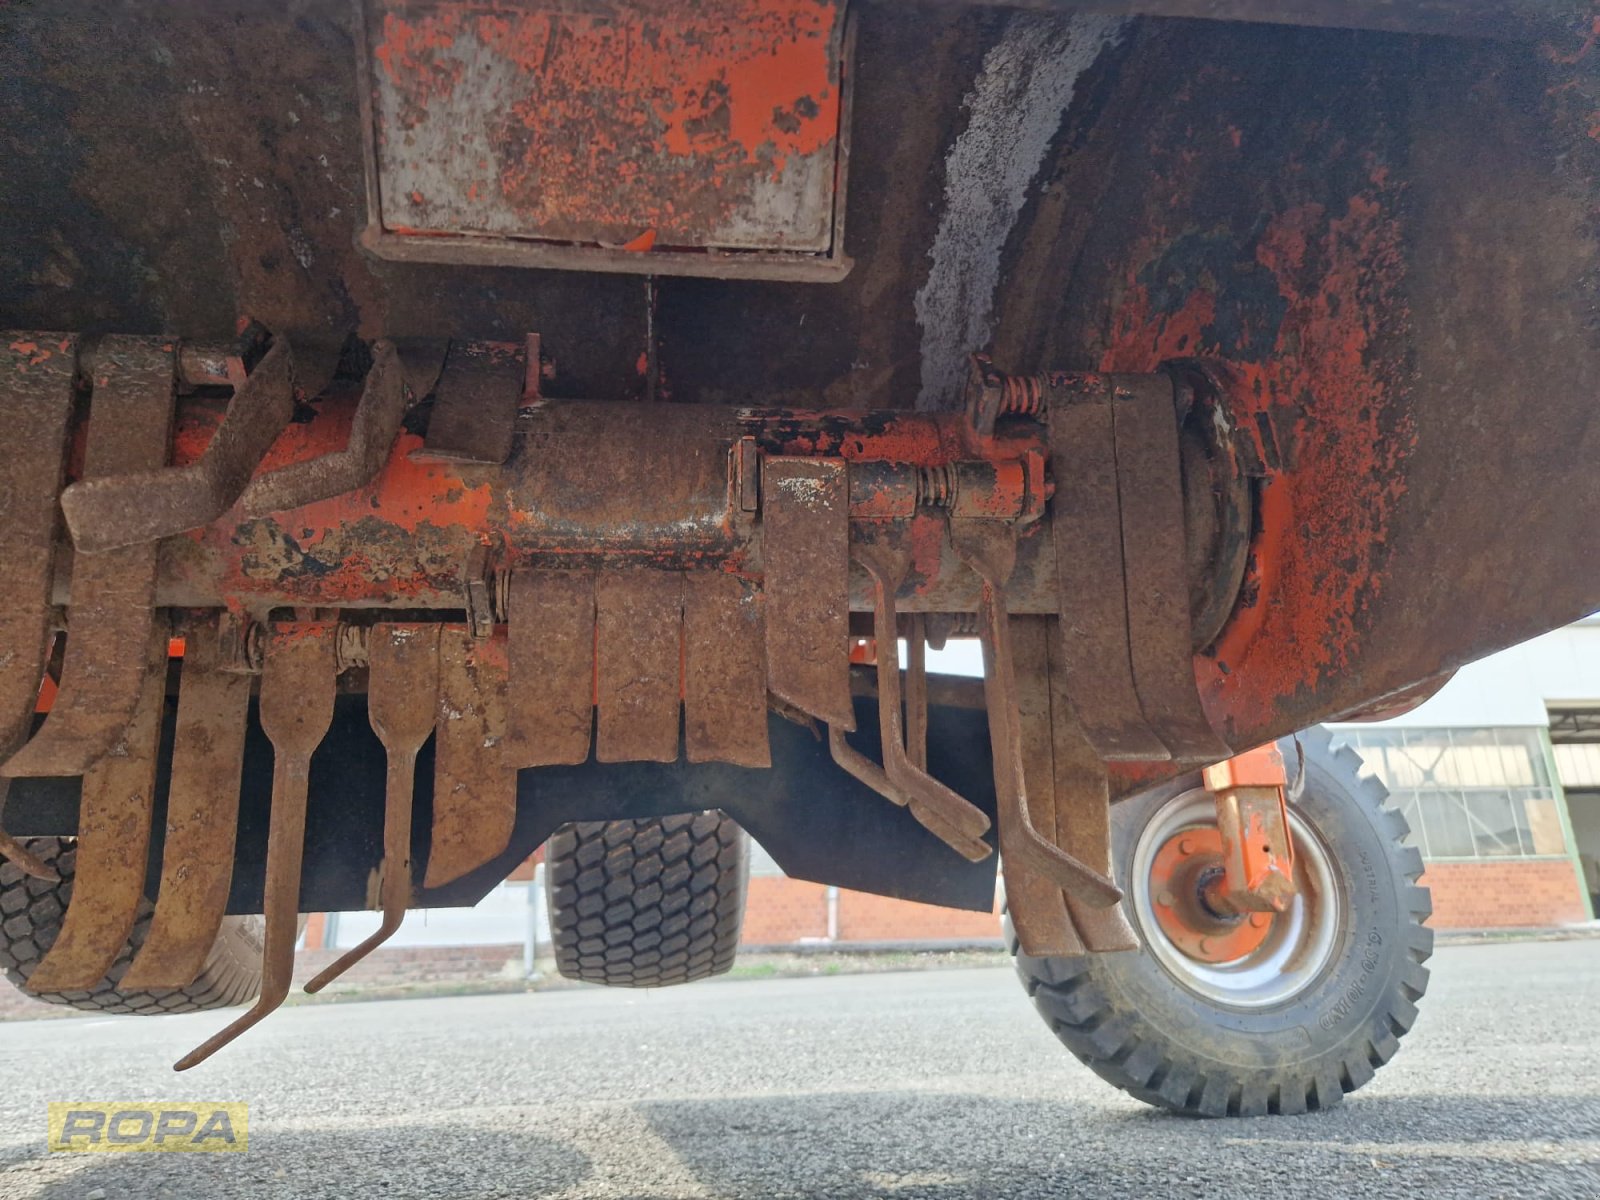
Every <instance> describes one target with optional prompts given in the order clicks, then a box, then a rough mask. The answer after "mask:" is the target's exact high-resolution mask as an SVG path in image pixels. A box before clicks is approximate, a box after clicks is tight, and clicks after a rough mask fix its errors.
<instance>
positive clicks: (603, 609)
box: [594, 569, 844, 762]
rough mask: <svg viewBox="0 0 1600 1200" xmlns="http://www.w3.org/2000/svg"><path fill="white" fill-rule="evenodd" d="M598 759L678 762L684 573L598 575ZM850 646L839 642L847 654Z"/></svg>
mask: <svg viewBox="0 0 1600 1200" xmlns="http://www.w3.org/2000/svg"><path fill="white" fill-rule="evenodd" d="M594 602H595V619H596V630H595V659H596V663H595V666H596V670H595V681H596V684H597V687H596V689H595V699H596V701H597V709H598V714H597V719H596V721H595V758H596V759H598V760H599V761H600V762H674V761H676V760H677V757H678V712H679V702H680V698H681V697H682V695H683V684H682V679H681V677H680V675H681V664H682V661H683V652H682V647H683V575H682V573H681V572H678V571H651V570H634V569H623V570H616V571H602V572H600V574H599V576H598V577H597V578H596V579H595V589H594ZM843 647H844V644H843V643H842V642H841V643H840V652H841V653H843Z"/></svg>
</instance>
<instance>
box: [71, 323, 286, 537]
mask: <svg viewBox="0 0 1600 1200" xmlns="http://www.w3.org/2000/svg"><path fill="white" fill-rule="evenodd" d="M293 415H294V357H293V354H292V352H291V351H290V349H289V343H288V342H287V341H285V340H283V339H281V338H280V339H279V340H278V341H277V342H276V343H274V344H273V346H272V349H270V350H268V351H267V353H266V356H265V357H264V358H263V359H262V360H261V361H260V362H259V363H257V364H256V368H255V370H253V371H251V372H250V375H249V376H248V378H246V379H245V380H244V382H243V383H242V384H241V385H240V386H239V387H238V388H237V389H236V390H235V391H234V394H233V399H232V400H230V401H229V402H228V411H227V413H226V415H225V416H224V417H223V418H222V423H221V424H220V425H218V426H217V431H216V433H215V434H214V435H213V436H212V438H211V441H210V442H209V443H207V445H206V449H205V453H204V454H202V455H201V456H200V457H199V458H198V459H197V460H195V461H194V462H191V463H186V464H185V465H183V466H181V467H163V468H161V469H160V470H154V471H140V472H136V473H131V474H120V475H100V476H97V477H95V478H92V479H83V480H80V481H79V482H77V483H75V484H73V485H72V486H71V487H69V488H67V490H66V491H64V492H62V494H61V511H62V513H63V514H64V515H65V516H66V519H67V528H68V529H69V530H70V531H71V533H72V542H73V545H74V546H75V547H76V548H77V550H78V551H79V552H80V553H85V554H97V553H101V552H103V551H106V550H114V549H116V548H117V547H119V546H132V545H135V544H137V543H140V542H153V541H156V540H157V539H159V538H164V537H168V536H170V535H171V534H174V533H182V532H183V531H184V530H186V529H198V528H199V527H200V526H202V525H208V524H210V523H211V522H212V521H214V520H216V519H217V518H218V517H220V516H221V515H222V514H223V513H225V512H227V510H228V509H229V508H230V507H231V506H232V505H233V502H234V501H235V500H237V499H238V498H239V495H240V493H241V492H243V491H244V487H245V484H246V483H248V482H249V480H250V476H251V474H252V472H254V471H255V469H256V467H257V466H258V465H259V464H260V462H261V458H262V456H263V455H264V454H266V452H267V448H268V447H269V446H271V445H272V443H273V442H274V441H275V440H276V439H277V436H278V434H279V433H281V432H282V431H283V427H284V426H285V425H287V424H288V423H289V418H290V417H291V416H293Z"/></svg>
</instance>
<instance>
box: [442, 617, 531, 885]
mask: <svg viewBox="0 0 1600 1200" xmlns="http://www.w3.org/2000/svg"><path fill="white" fill-rule="evenodd" d="M506 676H507V656H506V643H505V639H504V637H491V638H481V639H480V638H474V637H473V636H472V634H471V633H470V632H469V631H468V630H467V629H466V627H465V626H461V625H450V626H446V627H445V628H444V629H443V630H442V632H441V633H440V637H439V693H438V695H439V706H438V709H437V713H436V718H435V725H434V746H433V750H434V755H433V831H432V836H431V840H430V846H429V850H428V870H427V873H426V877H425V878H424V879H423V886H424V887H430V888H435V887H442V886H444V885H445V884H447V883H450V882H452V881H453V880H456V879H460V878H461V877H462V876H463V875H465V874H467V872H469V871H475V870H477V869H478V868H479V867H481V866H483V864H484V863H486V862H488V861H489V860H490V859H493V858H495V857H496V856H498V855H500V854H501V853H503V852H504V851H505V848H506V847H507V846H508V845H510V844H511V829H512V826H513V824H514V823H515V821H516V816H517V771H516V768H515V767H514V766H513V765H512V764H511V763H510V762H509V761H508V759H507V755H506V750H505V731H506Z"/></svg>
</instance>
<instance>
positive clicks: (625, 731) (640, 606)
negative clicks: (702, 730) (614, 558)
mask: <svg viewBox="0 0 1600 1200" xmlns="http://www.w3.org/2000/svg"><path fill="white" fill-rule="evenodd" d="M595 613H596V623H597V630H596V637H595V649H596V658H597V662H598V672H597V675H596V680H597V683H598V692H597V695H596V700H597V705H598V708H599V719H598V722H597V729H598V732H597V734H596V746H595V757H596V758H598V759H599V760H600V761H601V762H635V761H643V762H673V761H675V760H676V759H677V757H678V706H679V698H680V697H681V695H682V694H683V692H682V683H681V680H680V674H679V668H680V664H681V663H682V661H683V575H682V574H681V573H680V572H678V571H649V570H626V571H602V572H601V573H600V575H599V577H598V578H597V579H596V580H595Z"/></svg>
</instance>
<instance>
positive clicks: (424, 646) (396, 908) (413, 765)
mask: <svg viewBox="0 0 1600 1200" xmlns="http://www.w3.org/2000/svg"><path fill="white" fill-rule="evenodd" d="M368 645H369V647H370V649H369V651H368V654H369V657H370V662H371V666H370V675H369V682H368V684H367V720H368V721H369V722H371V724H372V731H373V732H374V733H376V734H377V735H378V740H379V741H380V742H382V743H383V748H384V751H385V753H386V754H387V755H388V774H387V778H386V781H385V784H384V801H383V868H382V872H381V875H380V882H379V885H378V892H379V896H380V898H381V900H382V903H383V921H382V922H381V923H380V924H379V926H378V928H377V931H376V932H375V933H373V934H372V935H371V936H370V937H368V938H367V939H366V940H364V941H363V942H362V943H361V944H360V945H358V946H355V947H352V948H351V949H350V950H348V951H346V952H345V953H344V954H343V955H341V956H340V957H339V959H338V961H337V962H334V963H332V964H330V965H329V966H328V967H326V968H325V969H324V970H323V971H322V972H321V973H320V974H318V975H317V977H316V978H315V979H313V980H311V982H309V983H307V984H306V991H307V992H320V991H321V990H322V989H323V988H325V987H327V986H328V985H329V984H330V983H332V982H333V981H334V980H335V979H337V978H339V976H341V975H343V974H344V973H345V972H346V971H348V970H349V969H350V968H351V967H353V966H355V965H356V963H358V962H360V961H361V960H362V959H363V958H365V957H366V956H367V955H369V954H371V953H372V952H373V951H374V950H376V949H377V948H378V947H379V946H381V945H383V943H384V942H386V941H388V940H389V938H390V937H391V936H393V934H394V931H395V930H397V929H399V928H400V922H401V921H403V920H405V916H406V908H407V906H408V905H409V904H410V903H411V800H412V794H413V791H414V789H415V785H416V774H417V751H418V750H420V749H422V743H424V742H425V741H427V740H428V735H429V734H430V733H432V732H433V725H434V718H435V714H436V713H437V711H438V695H439V626H437V625H411V624H391V625H379V626H378V627H377V628H375V629H374V630H373V631H372V637H371V640H370V642H369V643H368Z"/></svg>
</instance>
